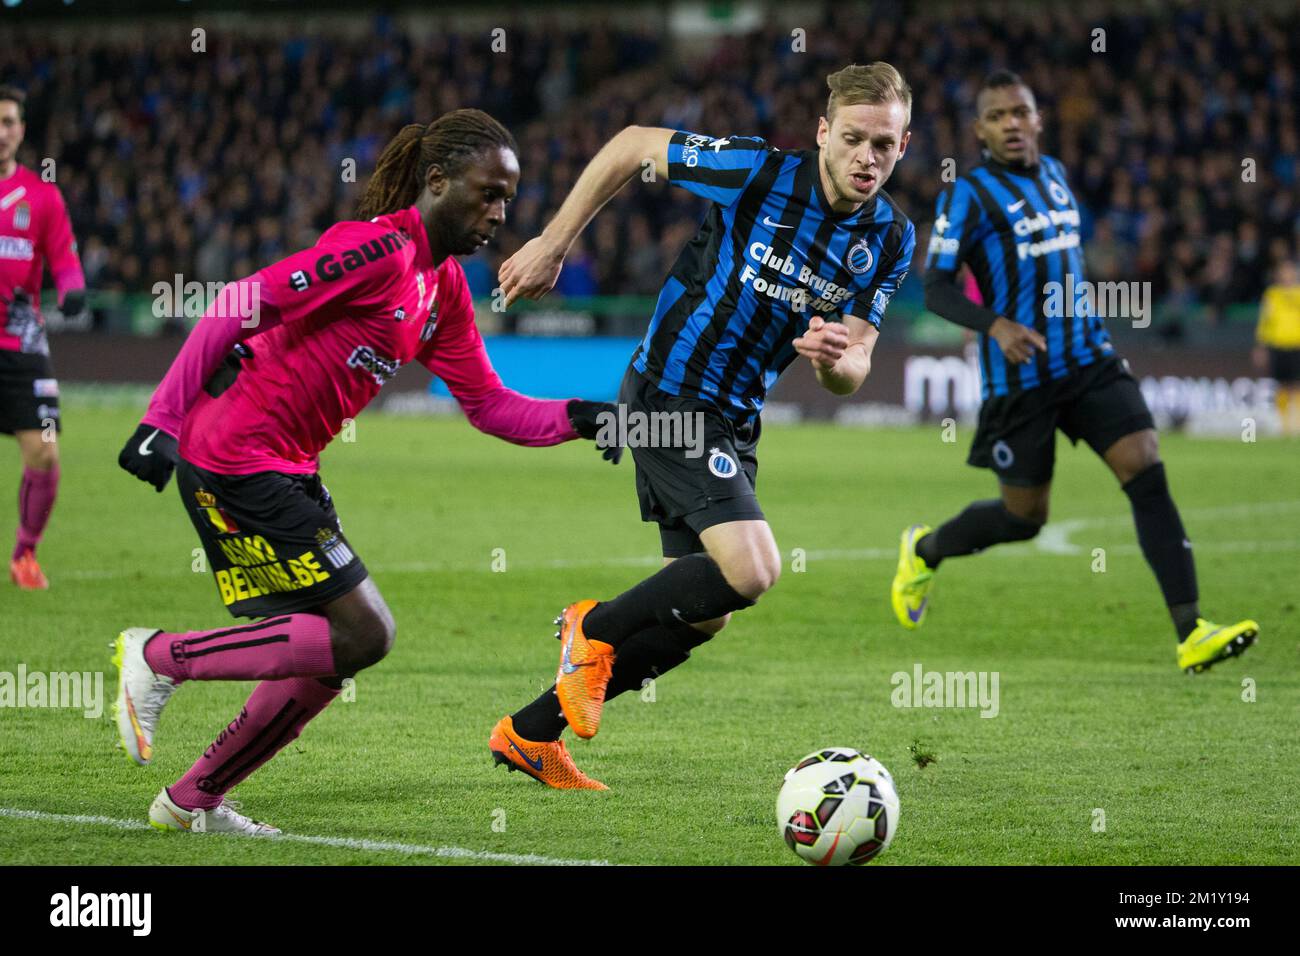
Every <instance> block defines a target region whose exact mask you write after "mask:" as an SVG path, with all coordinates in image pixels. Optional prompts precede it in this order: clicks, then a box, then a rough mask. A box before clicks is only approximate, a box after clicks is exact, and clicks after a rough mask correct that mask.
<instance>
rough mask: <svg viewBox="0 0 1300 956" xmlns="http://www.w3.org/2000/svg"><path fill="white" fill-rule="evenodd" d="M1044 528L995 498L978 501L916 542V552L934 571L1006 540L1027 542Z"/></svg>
mask: <svg viewBox="0 0 1300 956" xmlns="http://www.w3.org/2000/svg"><path fill="white" fill-rule="evenodd" d="M1041 527H1042V525H1039V524H1035V523H1034V522H1032V521H1029V520H1027V519H1025V518H1021V517H1019V516H1018V515H1013V514H1012V513H1011V512H1010V511H1008V510H1007V509H1006V506H1005V505H1004V504H1002V502H1001V501H999V500H998V499H996V498H992V499H990V500H988V501H975V502H972V503H971V504H969V505H967V506H966V510H965V511H963V512H962V513H961V514H959V515H958V516H957V517H955V518H953V519H951V520H949V521H946V522H944V523H943V524H941V525H940V526H939V527H938V528H937V529H936V530H934V531H932V532H931V533H930V534H927V535H926V536H925V537H924V538H922V539H921V540H920V541H918V542H916V553H917V554H919V555H920V556H921V559H922V560H923V561H925V563H926V564H928V565H929V566H930V567H932V568H937V567H938V566H939V562H940V561H942V560H943V559H944V558H955V557H958V556H960V555H963V554H974V553H975V552H977V551H983V550H984V549H985V548H987V547H988V546H989V545H993V544H1001V543H1002V542H1004V541H1027V540H1028V539H1030V538H1032V537H1033V536H1034V535H1036V534H1038V529H1039V528H1041Z"/></svg>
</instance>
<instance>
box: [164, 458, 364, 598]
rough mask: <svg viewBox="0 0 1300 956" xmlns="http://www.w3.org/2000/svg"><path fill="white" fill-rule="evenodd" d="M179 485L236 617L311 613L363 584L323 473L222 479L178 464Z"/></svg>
mask: <svg viewBox="0 0 1300 956" xmlns="http://www.w3.org/2000/svg"><path fill="white" fill-rule="evenodd" d="M176 485H177V487H178V488H179V489H180V493H181V501H183V502H184V504H185V510H186V511H187V512H189V516H190V520H191V521H193V522H194V528H195V530H196V531H198V533H199V540H200V541H202V542H203V550H204V551H206V552H207V555H208V564H209V565H210V566H211V568H212V574H213V576H214V577H215V578H216V582H217V593H218V594H219V595H220V596H221V603H222V604H224V605H225V606H226V608H227V609H228V610H229V611H230V613H231V614H233V615H234V616H235V617H265V616H267V615H271V614H292V613H295V612H298V611H309V610H312V609H313V608H316V607H319V606H320V605H322V604H325V603H326V602H328V601H332V600H334V599H335V598H339V597H342V596H343V595H345V594H347V593H348V592H349V591H351V590H352V589H353V588H355V587H356V586H357V585H358V584H360V583H361V582H362V581H363V580H365V577H366V567H365V565H364V564H362V563H361V559H360V558H358V557H357V556H356V554H355V553H353V551H352V549H351V547H349V546H348V542H347V539H346V538H344V537H343V532H342V530H341V529H340V528H339V518H338V515H337V514H336V513H335V511H334V502H333V501H332V500H331V499H330V493H329V491H328V490H327V489H326V488H325V486H324V485H323V484H322V483H321V480H320V475H285V474H281V473H280V472H278V471H259V472H257V473H255V474H252V475H219V474H216V473H214V472H211V471H207V470H205V469H203V468H199V467H198V466H196V465H192V464H190V463H189V462H188V461H185V460H184V459H182V460H181V462H180V464H179V465H177V467H176Z"/></svg>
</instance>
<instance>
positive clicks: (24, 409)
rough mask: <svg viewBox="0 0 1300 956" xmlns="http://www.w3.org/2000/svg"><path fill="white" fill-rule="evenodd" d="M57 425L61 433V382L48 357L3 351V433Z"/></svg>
mask: <svg viewBox="0 0 1300 956" xmlns="http://www.w3.org/2000/svg"><path fill="white" fill-rule="evenodd" d="M50 425H53V426H54V430H55V431H56V432H57V431H59V430H60V429H61V428H62V426H61V424H60V422H59V380H58V379H56V378H55V377H54V366H52V365H51V364H50V357H49V356H48V355H40V354H37V353H34V352H15V351H14V350H13V349H0V432H4V433H5V434H7V435H12V434H13V433H14V432H19V431H25V430H27V429H42V428H48V427H49V426H50Z"/></svg>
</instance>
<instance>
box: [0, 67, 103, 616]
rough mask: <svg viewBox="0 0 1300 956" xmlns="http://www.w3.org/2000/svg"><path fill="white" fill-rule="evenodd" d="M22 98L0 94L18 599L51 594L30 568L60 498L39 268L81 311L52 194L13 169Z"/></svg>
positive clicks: (3, 346) (2, 376)
mask: <svg viewBox="0 0 1300 956" xmlns="http://www.w3.org/2000/svg"><path fill="white" fill-rule="evenodd" d="M24 100H25V95H24V94H23V92H22V91H21V90H19V89H17V88H15V87H12V86H0V432H4V433H5V434H8V435H13V436H14V437H15V438H16V439H17V440H18V447H19V449H20V450H21V452H22V458H23V477H22V483H21V485H20V486H19V491H18V535H17V541H16V542H15V543H14V550H13V554H12V556H11V557H10V563H9V577H10V579H11V580H12V581H13V582H14V583H15V584H16V585H18V586H19V587H20V588H23V589H25V590H44V589H45V588H47V587H49V581H48V580H47V579H46V577H45V574H44V572H42V571H41V566H40V565H39V564H38V563H37V561H36V546H37V545H38V544H39V543H40V540H41V537H42V535H43V534H44V532H45V526H46V524H47V523H48V521H49V518H50V512H51V510H52V509H53V508H54V499H55V497H56V495H57V494H58V488H59V450H58V441H57V437H56V436H57V434H58V431H59V429H60V427H61V422H60V418H59V382H58V379H56V378H55V377H54V369H53V366H52V365H51V364H50V349H49V344H48V342H47V341H46V337H45V321H44V319H43V317H42V316H41V279H42V274H43V272H44V268H45V266H46V265H48V266H49V270H50V274H51V275H52V276H53V277H54V286H55V289H56V290H57V295H58V298H59V301H60V305H61V306H62V308H63V312H64V314H67V315H70V314H76V313H79V312H81V310H82V309H84V308H85V286H86V280H85V277H84V276H83V275H82V273H81V262H80V260H78V258H77V244H76V241H75V240H74V239H73V238H72V225H71V223H70V222H69V221H68V211H67V209H65V208H64V205H63V196H62V194H60V192H59V188H58V186H56V185H55V184H54V183H53V182H46V181H45V180H44V179H43V178H42V177H41V176H39V175H37V174H36V173H35V172H33V171H32V170H30V169H27V168H26V167H24V166H20V165H18V162H17V160H16V159H15V156H16V155H17V152H18V147H19V146H20V145H21V144H22V141H23V134H24V132H25V131H26V126H25V124H24V122H23V120H24V113H23V110H24Z"/></svg>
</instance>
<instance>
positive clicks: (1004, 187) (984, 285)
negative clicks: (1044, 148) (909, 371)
mask: <svg viewBox="0 0 1300 956" xmlns="http://www.w3.org/2000/svg"><path fill="white" fill-rule="evenodd" d="M962 263H966V264H967V265H968V266H969V267H970V270H971V272H972V274H973V275H974V276H975V281H976V283H977V284H978V286H979V290H980V296H981V298H982V299H983V300H984V301H983V304H984V307H985V308H987V309H989V310H991V311H993V312H996V313H997V314H998V315H1000V316H1004V317H1005V318H1007V319H1010V320H1012V321H1015V322H1020V323H1022V324H1024V325H1029V326H1032V327H1033V328H1034V329H1035V330H1037V331H1038V332H1039V333H1040V334H1041V335H1042V336H1043V338H1044V339H1046V340H1047V350H1046V351H1044V352H1036V353H1035V358H1034V361H1032V362H1026V363H1024V364H1021V365H1015V364H1012V363H1009V362H1007V361H1006V358H1005V357H1004V356H1003V354H1002V349H1001V348H999V347H998V343H997V341H996V340H995V339H994V338H993V337H992V336H989V335H987V334H985V335H981V336H980V373H981V375H980V377H981V380H982V386H981V390H982V395H983V397H984V398H985V399H988V398H989V397H990V396H995V395H1007V394H1009V393H1011V392H1014V391H1016V390H1018V389H1030V388H1036V387H1037V386H1039V385H1041V384H1043V383H1044V382H1047V381H1049V380H1053V379H1059V378H1064V377H1066V376H1067V375H1070V374H1072V373H1073V372H1075V371H1076V370H1077V369H1080V368H1082V367H1084V366H1087V365H1091V364H1092V363H1093V362H1096V361H1097V360H1098V359H1099V358H1101V357H1102V356H1103V355H1105V354H1108V353H1110V352H1111V350H1112V346H1111V343H1110V336H1109V335H1108V334H1107V332H1106V329H1105V327H1104V326H1103V325H1102V320H1101V319H1100V318H1099V317H1098V316H1097V315H1096V310H1095V309H1094V307H1093V304H1092V300H1091V297H1090V296H1089V295H1088V293H1087V290H1088V288H1089V287H1088V286H1087V285H1085V284H1084V268H1083V248H1082V242H1081V236H1080V232H1079V206H1078V204H1077V203H1076V202H1075V200H1074V194H1073V193H1072V192H1071V191H1070V187H1069V185H1068V184H1067V183H1066V179H1065V168H1064V167H1063V166H1062V165H1061V163H1060V161H1059V160H1057V159H1054V158H1052V157H1050V156H1042V157H1040V159H1039V162H1038V164H1037V165H1036V166H1034V167H1031V168H1028V169H1015V168H1013V167H1010V166H1004V165H1003V164H1001V163H998V162H994V161H993V160H988V161H986V162H984V163H982V164H980V165H979V166H976V167H975V168H974V169H972V170H971V171H970V172H969V173H965V174H963V175H961V176H959V177H958V178H957V180H956V182H954V183H953V184H952V185H951V186H949V187H948V188H947V189H946V190H944V191H943V192H942V193H941V194H940V195H939V199H938V202H937V203H936V204H935V221H934V228H933V230H932V232H931V238H930V247H929V250H928V252H927V255H926V260H925V268H926V270H927V272H928V271H929V270H931V269H936V270H940V271H941V272H944V271H946V272H949V273H952V274H954V275H955V273H956V272H957V270H958V269H959V268H960V267H961V264H962ZM1066 296H1070V297H1071V298H1073V300H1074V301H1073V302H1072V303H1067V302H1066V301H1065V297H1066Z"/></svg>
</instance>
